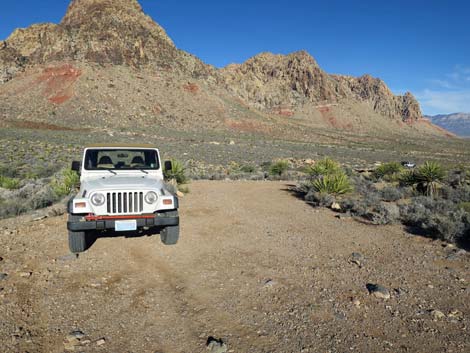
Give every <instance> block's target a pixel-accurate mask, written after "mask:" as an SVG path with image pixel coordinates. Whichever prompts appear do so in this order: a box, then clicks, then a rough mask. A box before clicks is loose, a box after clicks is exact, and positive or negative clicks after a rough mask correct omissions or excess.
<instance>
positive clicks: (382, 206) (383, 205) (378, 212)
mask: <svg viewBox="0 0 470 353" xmlns="http://www.w3.org/2000/svg"><path fill="white" fill-rule="evenodd" d="M365 217H366V218H367V219H369V220H370V221H371V222H372V223H373V224H392V223H396V222H398V221H399V220H400V208H399V207H398V206H397V205H396V204H395V203H388V202H380V203H379V204H377V205H375V206H374V207H373V208H372V209H370V210H369V212H367V213H366V215H365Z"/></svg>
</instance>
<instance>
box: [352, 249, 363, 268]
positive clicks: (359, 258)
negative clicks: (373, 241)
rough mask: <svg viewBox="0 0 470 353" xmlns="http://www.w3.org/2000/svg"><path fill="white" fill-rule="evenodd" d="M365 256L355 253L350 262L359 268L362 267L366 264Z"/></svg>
mask: <svg viewBox="0 0 470 353" xmlns="http://www.w3.org/2000/svg"><path fill="white" fill-rule="evenodd" d="M364 260H365V258H364V255H362V254H361V253H358V252H353V253H352V254H351V258H350V259H349V261H350V262H351V263H353V264H356V265H358V266H359V267H362V264H363V263H364Z"/></svg>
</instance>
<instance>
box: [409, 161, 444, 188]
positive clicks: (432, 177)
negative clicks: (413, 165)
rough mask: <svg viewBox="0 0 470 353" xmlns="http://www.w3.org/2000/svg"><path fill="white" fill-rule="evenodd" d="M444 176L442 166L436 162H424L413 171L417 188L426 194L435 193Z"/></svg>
mask: <svg viewBox="0 0 470 353" xmlns="http://www.w3.org/2000/svg"><path fill="white" fill-rule="evenodd" d="M445 176H446V172H445V170H444V168H443V167H442V166H441V165H440V164H439V163H437V162H425V163H424V164H423V165H422V166H421V167H419V168H418V170H417V171H416V173H415V178H416V182H417V184H418V187H419V189H422V190H423V191H424V193H425V194H426V195H427V196H433V195H435V193H436V191H437V188H438V186H439V184H440V182H441V181H442V180H443V179H444V178H445Z"/></svg>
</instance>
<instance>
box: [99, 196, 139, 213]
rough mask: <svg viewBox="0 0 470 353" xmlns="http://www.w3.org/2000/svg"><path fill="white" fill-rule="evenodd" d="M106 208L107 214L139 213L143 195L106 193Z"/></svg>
mask: <svg viewBox="0 0 470 353" xmlns="http://www.w3.org/2000/svg"><path fill="white" fill-rule="evenodd" d="M106 207H107V211H108V214H126V213H140V212H142V211H143V208H144V193H143V192H108V193H107V194H106Z"/></svg>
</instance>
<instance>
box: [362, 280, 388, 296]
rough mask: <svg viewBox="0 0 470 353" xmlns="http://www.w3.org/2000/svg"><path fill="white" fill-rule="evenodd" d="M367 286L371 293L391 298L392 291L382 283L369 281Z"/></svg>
mask: <svg viewBox="0 0 470 353" xmlns="http://www.w3.org/2000/svg"><path fill="white" fill-rule="evenodd" d="M366 288H367V290H368V291H369V294H372V295H373V296H374V297H376V298H380V299H390V291H389V290H388V289H387V288H385V287H384V286H381V285H380V284H372V283H368V284H367V285H366Z"/></svg>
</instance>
